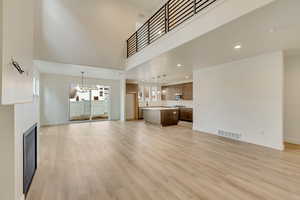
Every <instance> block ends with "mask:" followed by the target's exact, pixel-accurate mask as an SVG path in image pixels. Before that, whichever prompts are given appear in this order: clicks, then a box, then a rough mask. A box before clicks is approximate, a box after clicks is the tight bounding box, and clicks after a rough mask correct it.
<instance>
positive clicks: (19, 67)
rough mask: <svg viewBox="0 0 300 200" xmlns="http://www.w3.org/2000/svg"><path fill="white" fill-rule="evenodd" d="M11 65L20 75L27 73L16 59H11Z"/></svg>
mask: <svg viewBox="0 0 300 200" xmlns="http://www.w3.org/2000/svg"><path fill="white" fill-rule="evenodd" d="M11 64H12V65H13V66H14V67H15V68H16V70H18V72H19V73H20V74H23V73H24V72H25V71H24V70H23V69H22V67H21V65H20V64H19V63H18V62H17V61H15V60H14V58H11Z"/></svg>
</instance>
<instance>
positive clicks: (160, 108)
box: [142, 107, 178, 110]
mask: <svg viewBox="0 0 300 200" xmlns="http://www.w3.org/2000/svg"><path fill="white" fill-rule="evenodd" d="M142 110H178V108H171V107H143V108H142Z"/></svg>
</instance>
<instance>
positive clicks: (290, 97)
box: [284, 55, 300, 144]
mask: <svg viewBox="0 0 300 200" xmlns="http://www.w3.org/2000/svg"><path fill="white" fill-rule="evenodd" d="M284 100H285V104H284V111H285V112H284V140H285V141H286V142H290V143H295V144H300V55H294V56H287V57H285V99H284Z"/></svg>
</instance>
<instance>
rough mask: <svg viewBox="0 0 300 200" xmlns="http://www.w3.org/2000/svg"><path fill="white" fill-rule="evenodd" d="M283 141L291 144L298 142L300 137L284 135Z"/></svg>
mask: <svg viewBox="0 0 300 200" xmlns="http://www.w3.org/2000/svg"><path fill="white" fill-rule="evenodd" d="M284 141H285V142H288V143H292V144H300V138H293V137H285V138H284Z"/></svg>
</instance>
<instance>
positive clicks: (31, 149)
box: [23, 124, 37, 196]
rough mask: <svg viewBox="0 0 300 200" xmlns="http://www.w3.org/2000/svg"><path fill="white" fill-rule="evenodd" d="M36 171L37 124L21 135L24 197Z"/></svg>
mask: <svg viewBox="0 0 300 200" xmlns="http://www.w3.org/2000/svg"><path fill="white" fill-rule="evenodd" d="M36 169H37V124H35V125H33V126H32V127H31V128H30V129H29V130H27V131H26V132H25V133H24V135H23V193H24V195H25V196H26V195H27V193H28V191H29V189H30V185H31V182H32V180H33V177H34V175H35V172H36Z"/></svg>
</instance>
